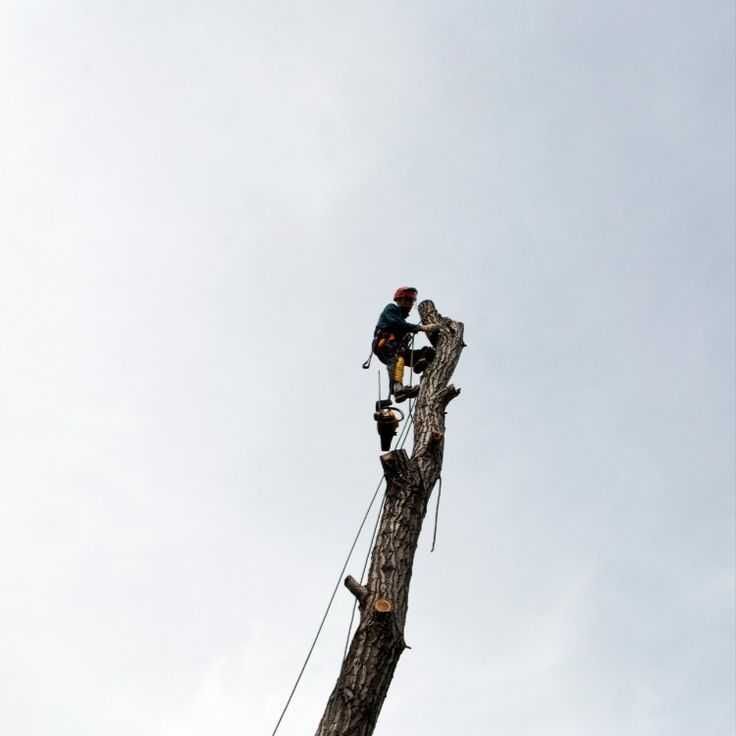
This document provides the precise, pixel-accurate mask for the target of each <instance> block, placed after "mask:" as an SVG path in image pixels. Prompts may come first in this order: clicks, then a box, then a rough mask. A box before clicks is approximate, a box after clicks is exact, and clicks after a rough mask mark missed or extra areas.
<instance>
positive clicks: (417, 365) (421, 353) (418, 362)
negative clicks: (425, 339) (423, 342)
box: [414, 346, 436, 373]
mask: <svg viewBox="0 0 736 736" xmlns="http://www.w3.org/2000/svg"><path fill="white" fill-rule="evenodd" d="M435 354H436V353H435V349H434V348H430V347H428V346H427V347H423V348H422V349H421V350H417V352H416V354H415V356H414V373H421V372H422V371H423V370H424V369H425V368H426V367H427V366H428V365H429V364H430V363H431V362H432V361H433V360H434V356H435Z"/></svg>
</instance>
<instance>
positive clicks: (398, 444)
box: [271, 336, 436, 736]
mask: <svg viewBox="0 0 736 736" xmlns="http://www.w3.org/2000/svg"><path fill="white" fill-rule="evenodd" d="M409 348H410V350H411V353H410V355H411V361H410V365H409V371H410V373H409V386H410V387H411V386H413V385H414V370H413V369H414V350H413V348H414V336H412V338H411V342H410V345H409ZM369 364H370V363H369ZM363 367H364V368H367V367H368V366H366V365H364V366H363ZM389 391H390V388H389ZM389 396H390V393H389ZM378 398H379V401H380V398H381V373H380V371H379V372H378ZM415 404H416V400H414V401H412V400H411V399H409V412H408V416H407V418H406V421H405V422H404V426H403V427H402V430H401V433H400V434H399V438H398V440H397V442H396V449H403V447H404V443H405V442H406V440H407V438H408V436H409V429H410V428H411V426H412V425H413V424H414V405H415ZM385 478H386V476H385V475H382V476H381V479H380V480H379V481H378V485H377V486H376V490H375V491H374V492H373V496H372V498H371V500H370V503H369V504H368V508H367V509H366V511H365V514H363V518H362V520H361V522H360V525H359V526H358V531H357V532H356V534H355V538H354V539H353V543H352V544H351V545H350V550H349V551H348V554H347V557H346V558H345V562H344V563H343V566H342V569H341V570H340V574H339V575H338V576H337V582H336V583H335V587H334V589H333V591H332V595H331V596H330V600H329V601H328V603H327V608H325V612H324V614H323V615H322V620H321V621H320V623H319V626H318V627H317V633H316V634H315V635H314V639H313V640H312V644H311V645H310V647H309V650H308V651H307V656H306V657H305V659H304V663H303V664H302V667H301V669H300V670H299V674H298V675H297V677H296V680H295V682H294V685H293V687H292V688H291V692H290V693H289V697H288V698H287V699H286V703H285V704H284V707H283V709H282V711H281V715H279V719H278V721H276V726H275V727H274V729H273V732H272V733H271V736H276V732H277V731H278V730H279V726H281V722H282V721H283V720H284V716H285V715H286V711H287V710H288V709H289V705H290V704H291V700H292V698H293V697H294V693H295V692H296V689H297V687H299V683H300V682H301V679H302V675H303V674H304V671H305V670H306V669H307V665H308V664H309V660H310V659H311V657H312V653H313V652H314V648H315V646H316V645H317V641H318V639H319V636H320V634H321V633H322V629H323V628H324V625H325V621H326V620H327V616H328V614H329V612H330V609H331V608H332V604H333V602H334V600H335V596H336V595H337V591H338V590H339V589H340V584H341V582H342V580H343V575H344V574H345V570H347V567H348V564H349V562H350V558H351V557H352V555H353V551H354V550H355V546H356V545H357V543H358V539H359V538H360V535H361V533H362V532H363V527H364V526H365V522H366V521H367V519H368V516H369V515H370V512H371V509H372V508H373V504H374V503H375V501H376V497H377V496H378V492H379V491H380V490H381V486H382V485H383V481H384V480H385ZM384 502H385V496H384V497H383V498H382V499H381V506H380V508H379V510H378V516H377V517H376V523H375V525H374V527H373V534H372V536H371V541H370V545H369V546H368V552H367V554H366V558H365V561H364V563H363V571H362V572H361V575H360V582H361V584H362V583H363V579H364V577H365V572H366V569H367V568H368V560H369V559H370V554H371V551H372V549H373V545H374V543H375V540H376V534H377V533H378V526H379V522H380V520H381V514H382V513H383V505H384ZM435 531H436V528H435ZM357 605H358V601H357V599H356V600H355V601H354V602H353V612H352V615H351V617H350V626H349V628H348V635H347V639H346V642H345V654H344V656H343V660H344V659H345V657H346V656H347V651H348V647H349V645H350V634H351V632H352V628H353V621H354V620H355V610H356V607H357Z"/></svg>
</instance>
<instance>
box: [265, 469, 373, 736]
mask: <svg viewBox="0 0 736 736" xmlns="http://www.w3.org/2000/svg"><path fill="white" fill-rule="evenodd" d="M384 478H385V476H381V480H379V481H378V485H377V486H376V490H375V491H374V492H373V497H372V498H371V502H370V503H369V504H368V508H367V509H366V512H365V514H363V519H362V521H361V522H360V526H359V527H358V531H357V533H356V534H355V539H353V543H352V544H351V545H350V550H349V552H348V556H347V557H346V558H345V563H344V564H343V566H342V570H340V574H339V575H338V576H337V583H335V588H334V590H333V591H332V595H331V596H330V600H329V602H328V603H327V608H326V609H325V612H324V615H323V616H322V620H321V621H320V624H319V627H318V628H317V633H316V634H315V635H314V639H313V640H312V645H311V646H310V647H309V651H308V652H307V656H306V658H305V659H304V664H303V665H302V668H301V669H300V670H299V674H298V675H297V677H296V681H295V682H294V686H293V687H292V688H291V692H290V693H289V697H288V698H287V699H286V704H285V705H284V708H283V710H282V711H281V715H280V716H279V719H278V721H276V726H275V727H274V729H273V732H272V733H271V736H276V732H277V731H278V730H279V726H280V725H281V721H282V720H283V719H284V716H285V715H286V711H287V710H288V708H289V705H290V704H291V699H292V698H293V697H294V693H295V692H296V689H297V687H298V686H299V682H300V681H301V679H302V675H303V674H304V670H306V669H307V664H309V660H310V658H311V657H312V652H313V651H314V647H315V646H316V645H317V640H318V639H319V635H320V634H321V633H322V628H323V627H324V625H325V621H326V620H327V614H329V612H330V608H332V603H333V601H334V600H335V596H336V595H337V591H338V590H339V589H340V583H341V582H342V576H343V575H344V574H345V570H346V569H347V567H348V563H349V562H350V558H351V557H352V554H353V550H354V549H355V545H356V544H357V543H358V539H359V537H360V534H361V532H362V531H363V527H364V526H365V522H366V520H367V519H368V515H369V514H370V512H371V509H372V508H373V504H374V503H375V500H376V497H377V496H378V492H379V491H380V490H381V486H382V485H383V481H384Z"/></svg>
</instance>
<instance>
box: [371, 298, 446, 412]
mask: <svg viewBox="0 0 736 736" xmlns="http://www.w3.org/2000/svg"><path fill="white" fill-rule="evenodd" d="M417 294H418V292H417V290H416V289H415V288H414V287H413V286H402V287H400V288H398V289H397V290H396V293H395V294H394V301H393V302H391V303H389V304H387V305H386V306H385V307H384V309H383V311H382V312H381V316H380V317H379V318H378V324H376V329H375V332H374V333H373V345H372V349H373V353H374V354H375V355H376V357H377V358H378V359H379V360H380V361H381V363H383V364H384V365H385V366H386V367H387V369H388V385H389V393H390V394H393V396H394V399H395V400H396V402H397V403H400V402H402V401H406V399H412V398H414V397H415V396H416V395H417V394H418V393H419V386H418V385H417V386H411V387H410V386H404V368H405V367H406V365H407V364H408V365H409V366H411V367H413V368H414V372H415V373H421V372H422V371H423V370H424V369H425V368H426V367H427V366H428V365H429V363H430V362H431V360H432V358H433V357H434V349H433V348H431V347H429V346H427V347H423V348H421V350H412V349H411V348H410V343H411V341H412V338H413V336H414V335H415V334H416V333H417V332H427V333H431V332H434V331H435V330H436V329H438V327H439V326H438V325H434V324H428V325H423V324H413V323H411V322H407V321H406V318H407V317H408V316H409V314H410V313H411V310H412V308H413V306H414V303H415V302H416V300H417ZM366 367H367V366H366Z"/></svg>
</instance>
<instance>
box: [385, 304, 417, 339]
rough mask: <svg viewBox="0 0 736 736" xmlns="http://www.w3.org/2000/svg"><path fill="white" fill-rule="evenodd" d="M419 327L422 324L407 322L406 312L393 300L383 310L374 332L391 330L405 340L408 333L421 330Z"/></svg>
mask: <svg viewBox="0 0 736 736" xmlns="http://www.w3.org/2000/svg"><path fill="white" fill-rule="evenodd" d="M419 328H420V325H418V324H413V323H412V322H407V321H406V318H405V317H404V313H403V312H402V311H401V307H400V306H399V305H398V304H395V303H394V302H391V303H390V304H387V305H386V306H385V307H384V309H383V312H381V316H380V317H379V318H378V324H377V325H376V331H375V333H374V334H375V335H378V334H379V333H380V332H391V333H392V334H394V335H396V337H397V338H398V339H399V340H403V338H404V337H405V336H406V335H407V334H408V333H410V332H419Z"/></svg>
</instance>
